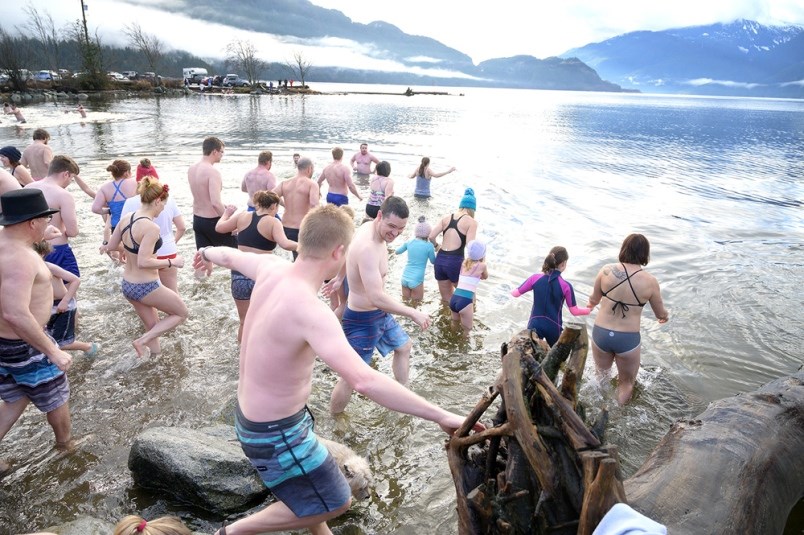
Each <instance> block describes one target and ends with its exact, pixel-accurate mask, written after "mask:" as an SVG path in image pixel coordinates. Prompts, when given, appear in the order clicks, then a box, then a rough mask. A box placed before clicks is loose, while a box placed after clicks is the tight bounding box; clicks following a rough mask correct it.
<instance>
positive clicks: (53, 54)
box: [25, 4, 61, 72]
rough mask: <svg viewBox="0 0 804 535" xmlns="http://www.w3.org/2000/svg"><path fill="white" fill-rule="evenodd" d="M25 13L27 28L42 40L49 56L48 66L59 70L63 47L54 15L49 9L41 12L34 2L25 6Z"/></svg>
mask: <svg viewBox="0 0 804 535" xmlns="http://www.w3.org/2000/svg"><path fill="white" fill-rule="evenodd" d="M25 14H26V15H27V16H28V22H27V24H25V28H27V29H28V30H29V31H30V32H31V34H33V35H34V36H35V37H37V38H38V39H39V40H40V41H42V48H43V52H44V54H45V57H46V58H47V62H48V67H49V68H50V70H51V71H53V72H58V70H59V65H60V63H61V57H60V56H61V54H60V51H61V49H60V45H59V41H60V39H59V32H58V30H56V24H55V23H54V22H53V17H52V16H50V13H48V12H47V11H44V12H42V13H40V12H39V10H38V9H36V7H34V6H33V4H28V5H27V6H25Z"/></svg>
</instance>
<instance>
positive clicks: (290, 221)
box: [274, 158, 320, 260]
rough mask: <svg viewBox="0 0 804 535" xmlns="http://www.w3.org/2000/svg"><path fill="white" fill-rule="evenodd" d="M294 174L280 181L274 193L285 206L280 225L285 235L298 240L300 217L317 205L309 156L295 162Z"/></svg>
mask: <svg viewBox="0 0 804 535" xmlns="http://www.w3.org/2000/svg"><path fill="white" fill-rule="evenodd" d="M296 171H297V172H296V176H294V177H293V178H291V179H289V180H284V181H282V182H281V183H280V184H279V185H278V186H277V187H275V188H274V193H276V194H277V195H279V199H280V200H281V201H282V203H283V204H284V206H285V213H284V214H283V215H282V227H283V228H284V229H285V236H287V237H288V239H289V240H292V241H295V242H298V241H299V227H300V226H301V222H302V219H304V216H306V215H307V212H309V211H310V210H311V209H312V208H315V207H316V206H318V198H319V195H320V194H319V191H318V184H316V183H315V182H313V181H312V178H313V162H312V161H311V160H310V158H300V159H299V162H298V163H297V164H296ZM298 256H299V253H298V252H297V251H293V259H294V260H295V259H296V258H297V257H298Z"/></svg>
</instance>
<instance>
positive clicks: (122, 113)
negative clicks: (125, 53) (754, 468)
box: [0, 84, 804, 534]
mask: <svg viewBox="0 0 804 535" xmlns="http://www.w3.org/2000/svg"><path fill="white" fill-rule="evenodd" d="M314 88H315V89H319V90H321V91H326V92H330V93H331V94H326V95H315V96H307V97H301V96H294V97H287V96H278V95H274V96H261V97H251V96H239V95H238V96H234V95H232V96H197V95H196V96H190V97H179V98H162V99H155V98H132V99H120V100H110V101H104V102H97V101H90V102H89V104H88V105H87V109H88V110H89V116H88V117H87V119H86V120H85V122H83V123H81V122H79V121H80V118H79V117H78V115H77V114H75V113H70V114H65V113H64V111H65V110H67V109H71V108H72V106H66V105H63V104H53V103H48V104H39V105H31V106H28V107H27V108H25V114H26V116H27V118H28V124H26V125H23V126H24V127H16V126H12V125H10V123H9V121H8V119H6V118H3V122H2V124H0V145H16V146H17V147H19V148H20V149H22V148H23V147H24V146H26V145H27V143H28V141H29V140H30V137H31V133H32V131H33V129H34V128H36V127H44V128H46V129H47V130H48V131H49V132H50V134H51V136H52V139H51V143H50V144H51V146H52V147H53V149H54V151H55V153H56V154H60V153H63V154H68V155H71V156H73V157H74V158H75V159H76V160H77V161H78V163H79V164H80V166H81V170H82V172H81V175H82V177H84V178H85V179H86V180H87V181H88V182H89V183H91V184H93V185H95V186H98V185H100V184H101V183H102V182H104V181H106V180H107V179H108V173H107V172H106V171H105V169H106V166H107V165H109V163H111V161H112V160H113V159H116V158H123V159H127V160H129V161H130V162H131V163H132V164H133V165H136V162H137V161H138V160H139V159H140V158H142V157H149V158H151V160H152V161H153V162H154V164H155V165H156V167H157V169H158V171H159V174H160V176H161V177H162V178H163V179H164V180H165V181H166V182H167V183H169V184H170V186H171V194H172V195H174V196H175V198H176V199H177V201H178V203H179V206H180V207H181V208H182V209H183V212H184V215H185V219H186V221H187V223H188V225H189V223H190V221H191V200H190V194H189V188H188V187H187V183H186V171H187V167H188V166H189V165H190V164H191V163H194V162H196V161H197V160H198V159H199V158H200V156H201V141H202V139H203V138H204V137H205V136H207V135H215V136H218V137H220V138H221V139H223V140H224V141H225V142H226V154H225V157H224V160H223V161H222V162H221V163H220V164H219V168H220V170H221V173H222V174H223V177H224V192H223V197H224V201H225V202H227V203H234V204H238V205H240V206H244V205H245V196H244V194H243V193H241V192H240V180H241V178H242V176H243V174H244V173H245V172H246V171H247V170H249V169H251V168H253V167H254V166H255V165H256V158H257V154H258V153H259V151H261V150H266V149H267V150H271V151H273V154H274V169H273V170H274V172H275V174H276V175H277V176H278V177H279V178H286V177H289V176H291V175H292V174H293V169H292V160H291V155H292V153H294V152H300V153H302V154H303V155H305V156H309V157H311V158H312V159H313V160H314V162H315V164H316V169H317V171H320V170H321V169H323V166H324V165H326V163H328V162H329V161H330V160H331V157H330V149H331V148H332V147H333V146H336V145H339V146H341V147H343V148H344V150H345V151H346V156H345V159H348V158H349V157H350V156H351V154H352V153H353V152H355V151H357V149H358V146H359V144H360V143H361V142H366V143H368V144H369V148H370V150H372V151H373V152H374V153H375V154H376V155H377V156H378V157H379V158H380V159H384V160H388V161H389V162H390V163H391V166H392V174H391V176H392V177H393V178H394V179H395V181H396V192H397V194H398V195H401V196H402V197H404V198H405V199H407V200H408V201H409V203H410V206H411V216H412V217H411V221H414V220H415V218H416V217H418V216H419V215H421V214H424V215H426V216H427V217H428V219H430V220H431V221H434V220H435V219H436V218H437V217H439V216H441V215H443V214H447V213H449V212H450V211H452V210H453V209H454V208H455V207H456V206H457V204H458V201H459V199H460V197H461V195H462V192H463V190H464V188H465V187H472V188H474V190H475V192H476V195H477V200H478V211H477V220H478V221H479V225H480V226H479V229H480V234H481V235H482V237H483V238H484V239H486V240H488V242H489V249H488V251H489V253H488V261H489V271H490V278H489V280H488V281H484V282H483V283H482V284H481V285H480V288H479V294H478V296H479V297H478V306H477V313H476V323H475V325H476V327H475V331H474V332H473V333H472V335H471V337H470V338H469V340H468V341H465V340H463V339H462V338H461V337H460V336H458V335H456V334H455V333H454V332H452V331H451V330H450V328H449V321H448V317H449V316H448V314H447V313H445V312H444V309H442V308H441V306H440V304H439V299H438V291H437V288H436V284H435V281H434V280H433V278H432V272H428V275H427V279H426V282H425V284H426V296H425V301H424V303H423V304H422V307H423V308H424V310H426V311H428V312H429V313H430V314H431V316H432V317H433V318H434V325H433V326H432V327H431V328H430V329H429V330H428V331H426V332H421V331H418V330H417V329H416V328H415V325H413V324H412V323H411V322H409V321H407V320H404V322H403V323H404V324H405V325H407V327H408V330H409V332H410V334H411V335H412V337H413V338H414V347H415V349H414V353H413V356H412V361H411V362H412V387H413V389H414V390H415V391H417V392H418V393H420V394H422V395H424V396H425V397H427V398H429V399H431V400H433V401H435V402H437V403H439V404H441V405H443V406H445V407H447V408H449V409H451V410H454V411H456V412H461V413H466V412H468V411H469V410H470V409H471V408H472V407H473V406H474V404H475V403H476V402H477V401H478V399H479V398H480V396H481V394H482V392H483V391H484V390H485V389H486V388H487V387H488V386H489V385H491V384H492V383H493V381H494V378H495V375H496V371H497V367H498V362H499V348H500V344H501V343H502V342H505V341H507V340H509V339H510V337H511V336H512V335H513V334H514V333H516V332H517V331H519V330H520V329H522V328H524V327H525V325H526V323H527V318H528V315H529V311H530V305H531V302H530V301H531V300H530V297H523V298H520V299H513V298H511V297H510V296H509V292H510V290H511V289H512V288H513V287H515V286H517V285H519V284H520V283H521V282H522V281H523V280H524V279H525V278H527V277H528V276H529V275H530V274H531V273H533V272H535V271H538V270H539V269H540V267H541V263H542V260H543V258H544V256H545V255H546V254H547V252H548V251H549V249H550V248H551V247H552V246H554V245H563V246H565V247H567V249H568V250H569V253H570V261H569V267H568V268H567V271H566V272H565V274H564V275H565V278H566V279H567V280H569V281H570V282H572V283H573V285H574V286H575V290H576V294H577V296H578V300H579V302H580V304H581V305H583V304H585V302H586V297H587V296H588V294H589V292H590V291H591V287H592V283H593V281H594V277H595V275H596V274H597V271H598V270H599V268H600V267H601V266H602V265H603V264H605V263H609V262H613V261H616V257H617V253H618V251H619V245H620V243H621V241H622V239H623V238H624V237H625V236H626V235H627V234H629V233H631V232H641V233H643V234H645V235H646V236H647V237H648V238H649V239H650V241H651V245H652V250H651V262H650V265H649V266H648V269H649V270H650V271H651V272H652V273H653V274H654V275H656V277H657V278H658V279H659V281H660V283H661V286H662V293H663V296H664V300H665V304H666V306H667V307H668V309H669V311H670V322H669V323H667V324H665V325H659V324H658V323H657V322H656V321H655V320H654V319H653V315H652V313H651V311H650V310H647V311H646V312H645V320H644V321H643V328H642V336H643V346H642V347H643V360H642V370H641V372H640V375H639V386H638V389H637V393H636V398H635V400H634V402H633V403H632V404H630V405H629V406H627V407H624V408H618V407H616V404H614V405H615V406H614V407H611V410H612V413H611V423H610V426H609V429H608V435H607V437H608V440H609V441H610V442H612V443H615V444H618V445H619V446H620V451H621V454H622V457H623V462H624V467H625V470H626V472H627V473H628V474H631V473H633V472H634V471H635V470H636V469H637V468H638V467H639V465H640V464H641V463H642V461H643V460H644V458H645V457H646V456H647V454H648V453H649V452H650V451H651V450H652V449H653V447H654V446H655V444H656V443H657V442H658V440H659V439H660V438H661V437H662V436H663V435H664V433H665V432H666V431H667V429H668V426H669V425H670V423H671V422H672V421H674V420H675V419H676V418H679V417H686V416H692V415H695V414H697V413H699V412H701V411H702V410H703V409H704V408H705V407H706V405H707V404H708V403H709V402H710V401H712V400H716V399H719V398H722V397H725V396H730V395H734V394H737V393H740V392H746V391H749V390H753V389H755V388H756V387H758V386H759V385H761V384H763V383H765V382H767V381H769V380H771V379H773V378H776V377H778V376H782V375H785V374H790V373H792V372H794V371H795V370H797V369H798V368H799V366H801V364H802V354H804V352H802V342H801V327H802V322H801V314H800V309H801V304H802V292H801V284H802V282H804V276H802V273H803V272H802V265H804V221H803V218H802V202H804V186H803V185H802V184H804V182H802V176H804V102H802V101H793V100H761V99H736V98H702V97H680V96H672V97H671V96H657V95H621V94H596V93H572V92H549V91H517V90H495V89H474V88H472V89H465V88H455V89H449V90H448V91H449V93H450V96H427V95H417V96H415V97H412V98H405V97H402V96H396V95H358V94H337V92H339V91H360V90H366V91H374V92H383V91H386V92H394V93H401V92H403V91H404V89H405V88H404V87H389V86H346V85H337V86H336V85H328V84H321V85H318V86H316V87H314ZM414 89H417V88H414ZM438 90H439V91H442V90H443V89H442V88H438ZM461 93H463V95H461ZM422 156H429V157H430V158H431V160H432V167H433V169H434V170H435V171H441V170H444V169H446V168H448V167H449V166H452V165H454V166H456V167H457V169H458V170H457V171H456V172H455V173H453V174H450V175H447V176H446V177H444V178H440V179H434V181H433V186H432V191H433V198H432V199H430V200H429V201H426V202H422V201H419V200H414V199H413V185H414V184H413V180H408V178H407V175H409V174H410V173H411V172H412V171H413V170H414V168H415V167H416V166H417V165H418V163H419V161H420V160H421V157H422ZM358 184H359V187H360V188H361V189H362V190H363V191H366V190H367V186H368V185H367V183H366V182H358ZM71 190H73V191H74V193H75V197H76V199H77V206H78V212H79V218H80V227H81V235H80V236H78V237H77V238H76V239H74V240H73V244H74V248H75V249H76V254H77V256H78V260H79V265H80V266H81V270H82V275H83V276H82V280H83V282H82V286H81V290H80V292H79V309H80V310H81V319H80V327H79V328H80V338H81V339H83V340H88V341H97V342H99V343H100V344H101V345H102V351H101V355H100V356H99V357H98V358H96V359H94V360H90V359H87V358H86V357H84V356H83V355H81V354H76V355H75V361H74V366H73V368H72V369H71V371H70V373H69V377H70V381H71V384H72V399H71V408H72V415H73V428H74V433H75V435H76V436H77V437H88V438H86V439H85V440H84V441H83V442H82V443H81V444H80V446H79V447H78V449H77V451H76V452H75V453H74V454H72V455H69V456H58V455H55V454H54V453H53V452H51V451H50V446H51V444H52V440H53V435H52V432H51V430H50V428H49V426H47V425H46V423H45V421H44V418H43V417H42V416H41V415H40V414H39V413H38V412H37V411H36V410H34V409H29V410H28V411H27V412H26V413H25V415H24V416H23V417H22V418H21V420H20V421H19V422H18V423H17V425H16V426H15V427H14V428H13V429H12V430H11V432H10V433H9V434H8V435H7V436H6V438H5V439H4V440H3V442H2V445H1V446H0V455H1V456H2V457H4V458H8V459H10V460H12V461H13V463H14V465H15V468H16V470H15V472H14V473H13V474H11V475H10V476H8V477H7V478H6V479H4V480H3V481H2V483H0V503H1V504H2V507H0V534H5V533H17V532H25V531H35V530H37V529H41V528H44V527H46V526H50V525H54V524H58V523H63V522H66V521H69V520H72V519H73V518H74V517H75V516H76V515H79V514H88V515H92V516H97V517H100V518H104V519H107V520H110V521H113V520H115V519H117V518H119V517H121V516H123V515H125V514H128V513H131V512H138V513H139V512H143V514H144V516H146V517H147V518H153V517H155V516H159V515H161V514H164V513H166V512H169V513H173V514H179V515H181V516H182V517H184V518H185V520H186V521H187V522H188V523H189V524H191V525H192V526H193V527H194V529H197V530H199V531H212V530H213V528H214V527H217V525H219V522H220V521H221V520H222V519H221V518H215V517H211V516H209V515H207V514H204V513H202V512H200V511H197V510H194V509H193V508H192V507H188V506H187V505H183V504H178V503H172V502H170V501H167V500H164V499H162V498H160V497H157V496H154V495H152V494H151V493H148V492H146V491H142V490H140V489H137V488H135V487H134V486H133V484H132V480H131V477H130V475H129V472H128V468H127V465H126V462H127V458H128V452H129V447H130V444H131V442H132V440H133V438H134V437H135V436H136V435H137V434H138V433H140V432H141V431H142V430H144V429H146V428H149V427H153V426H159V425H174V426H187V427H202V426H206V425H210V424H214V423H219V422H230V421H231V407H232V399H233V397H234V392H235V388H236V382H237V355H238V347H237V344H236V334H237V313H236V311H235V307H234V303H233V301H232V299H231V295H230V292H229V277H228V273H226V272H224V271H218V272H216V274H215V275H213V276H212V277H211V278H209V279H207V280H205V281H203V282H198V281H196V280H195V279H194V278H193V273H192V270H191V269H189V268H186V269H184V270H183V272H182V273H181V275H180V291H181V293H182V295H183V297H184V299H185V301H186V302H187V304H188V307H189V309H190V314H191V316H190V319H189V320H188V321H187V323H186V324H184V325H182V326H181V327H180V328H179V329H177V330H176V331H175V332H173V333H171V334H169V335H168V336H166V337H164V338H163V350H164V352H163V354H162V355H161V356H159V357H158V358H153V359H150V360H139V361H138V360H137V359H136V358H135V356H134V351H133V349H132V347H131V340H132V339H133V338H135V337H137V336H139V333H140V332H141V327H140V324H139V321H138V319H137V317H136V315H135V313H134V311H133V309H132V308H131V307H130V306H129V305H128V303H127V302H126V301H125V300H124V299H123V297H122V295H121V294H120V289H119V281H120V277H121V271H120V269H118V268H115V267H113V266H112V265H111V264H110V262H109V260H108V259H107V258H106V257H105V256H104V257H102V256H100V255H98V254H97V247H98V245H99V244H100V242H101V239H102V237H101V230H102V229H101V222H100V218H99V217H97V216H96V215H94V214H92V213H91V211H90V205H91V201H90V200H89V199H88V198H87V197H86V196H85V195H84V194H83V193H81V192H80V191H79V190H78V189H77V188H75V187H74V186H72V187H71ZM353 206H354V205H353ZM359 211H360V212H362V206H361V207H360V210H359ZM412 232H413V225H409V228H408V230H407V232H406V234H405V236H404V239H408V237H409V235H412ZM401 242H402V239H400V240H399V243H401ZM179 249H180V253H181V254H182V255H184V256H185V258H187V259H189V258H190V257H191V255H192V253H193V251H194V245H193V239H192V234H189V235H188V236H187V237H186V238H185V239H183V240H182V241H181V242H180V243H179ZM280 254H281V253H280ZM405 260H406V259H405V257H404V256H403V257H400V258H393V259H392V260H391V271H390V276H389V281H388V291H389V292H390V293H392V294H394V295H398V293H399V280H400V276H401V272H402V269H403V267H404V263H405ZM646 308H648V309H649V307H646ZM592 317H594V316H592ZM585 322H586V324H587V325H588V326H591V324H592V319H591V318H587V319H586V320H585ZM588 363H589V367H588V369H587V372H586V375H587V381H586V383H585V384H584V386H583V388H582V397H583V400H584V401H585V403H586V404H587V405H589V406H590V407H592V408H593V410H595V409H597V408H599V407H601V406H603V405H611V404H612V386H611V385H610V384H604V385H602V386H601V385H598V384H596V382H595V381H594V380H593V379H594V373H593V369H592V359H591V355H590V358H589V361H588ZM379 368H380V369H381V370H383V371H385V372H387V373H390V366H389V363H388V362H381V363H379ZM333 384H334V375H333V374H332V373H331V372H329V371H328V370H327V369H326V368H325V367H323V366H320V367H319V368H318V369H317V372H316V377H315V382H314V390H313V396H312V399H311V403H310V406H311V409H312V410H313V412H314V413H315V414H316V415H317V422H318V431H319V432H320V434H322V435H323V436H329V437H335V438H336V439H338V440H340V441H342V442H344V443H346V444H348V445H350V446H351V447H352V448H354V449H355V450H356V451H357V452H359V453H361V454H364V455H366V456H368V457H369V459H370V461H371V465H372V467H373V469H374V472H375V478H376V480H377V488H376V496H375V497H374V498H373V499H372V500H370V501H365V502H360V503H356V504H355V505H354V506H353V508H352V510H351V511H350V512H349V513H348V514H347V515H345V516H344V517H342V518H340V519H338V520H337V521H335V522H333V523H332V525H333V526H334V527H335V528H336V529H337V530H338V532H340V533H350V534H356V533H391V532H393V533H411V534H413V533H416V534H421V533H439V534H440V533H445V534H446V533H454V532H455V531H456V529H457V521H456V518H457V517H456V514H455V511H454V508H455V492H454V487H453V484H452V479H451V476H450V473H449V469H448V467H447V461H446V455H445V452H444V450H443V443H444V439H445V435H443V433H442V432H441V431H440V430H439V429H438V428H437V427H436V426H435V425H434V424H431V423H429V422H424V421H421V420H417V419H415V418H412V417H408V416H402V415H398V414H395V413H391V412H389V411H387V410H385V409H383V408H381V407H379V406H377V405H375V404H373V403H372V402H370V401H368V400H366V399H363V398H357V397H355V398H354V399H353V400H352V403H351V404H350V405H349V407H348V414H347V417H346V418H344V419H338V420H333V419H332V418H331V417H329V416H328V414H327V404H328V400H329V394H330V391H331V387H332V385H333Z"/></svg>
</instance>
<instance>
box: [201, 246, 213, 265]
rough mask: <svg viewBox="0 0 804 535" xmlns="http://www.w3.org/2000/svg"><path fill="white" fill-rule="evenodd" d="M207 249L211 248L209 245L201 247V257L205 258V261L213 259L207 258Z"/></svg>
mask: <svg viewBox="0 0 804 535" xmlns="http://www.w3.org/2000/svg"><path fill="white" fill-rule="evenodd" d="M207 249H209V247H202V248H201V258H203V259H204V262H211V260H210V259H209V258H207Z"/></svg>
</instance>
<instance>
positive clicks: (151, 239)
mask: <svg viewBox="0 0 804 535" xmlns="http://www.w3.org/2000/svg"><path fill="white" fill-rule="evenodd" d="M137 191H138V192H139V194H140V202H141V203H142V206H141V207H140V209H139V210H137V211H135V212H132V213H131V214H126V216H125V217H123V218H122V220H121V222H120V224H119V225H118V226H117V228H115V231H114V233H113V234H112V237H111V239H110V240H109V243H108V244H106V245H103V246H102V247H101V249H100V251H101V253H106V252H108V251H112V250H115V249H117V248H118V247H119V246H120V245H121V244H122V245H123V249H125V250H126V251H127V253H128V254H126V263H125V269H124V271H123V284H122V290H123V295H124V296H125V298H126V299H128V301H129V303H131V305H132V306H133V307H134V310H135V311H136V312H137V315H138V316H139V317H140V319H141V320H142V323H143V324H144V325H145V328H146V329H147V331H146V332H145V334H143V335H142V336H141V337H139V338H137V339H136V340H134V342H133V344H134V349H135V351H136V352H137V355H138V356H140V357H141V356H143V355H144V354H145V351H146V349H148V350H150V352H151V353H152V354H153V353H159V351H160V347H159V336H161V335H162V334H164V333H166V332H168V331H170V330H172V329H175V328H176V327H178V326H179V325H181V324H182V323H183V322H184V320H186V319H187V307H186V306H185V304H184V302H183V301H182V299H181V297H179V294H177V293H176V292H174V291H173V290H171V289H169V288H166V287H165V286H162V284H160V282H159V270H160V269H161V268H166V267H167V268H171V267H173V266H175V267H177V268H181V267H182V266H183V265H184V260H183V259H182V258H181V257H180V256H176V258H172V259H171V258H166V259H162V260H160V259H158V258H157V256H156V252H157V250H159V248H160V247H161V246H162V237H161V236H160V232H159V225H157V224H156V223H155V222H154V218H155V217H157V216H158V215H159V214H160V213H162V210H164V208H165V203H166V202H167V199H168V187H167V185H162V184H160V183H159V181H158V180H156V179H155V178H153V177H145V178H143V179H142V182H140V183H139V186H138V187H137ZM157 311H161V312H164V313H165V314H167V315H166V316H165V317H164V318H162V319H159V314H158V312H157Z"/></svg>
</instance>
